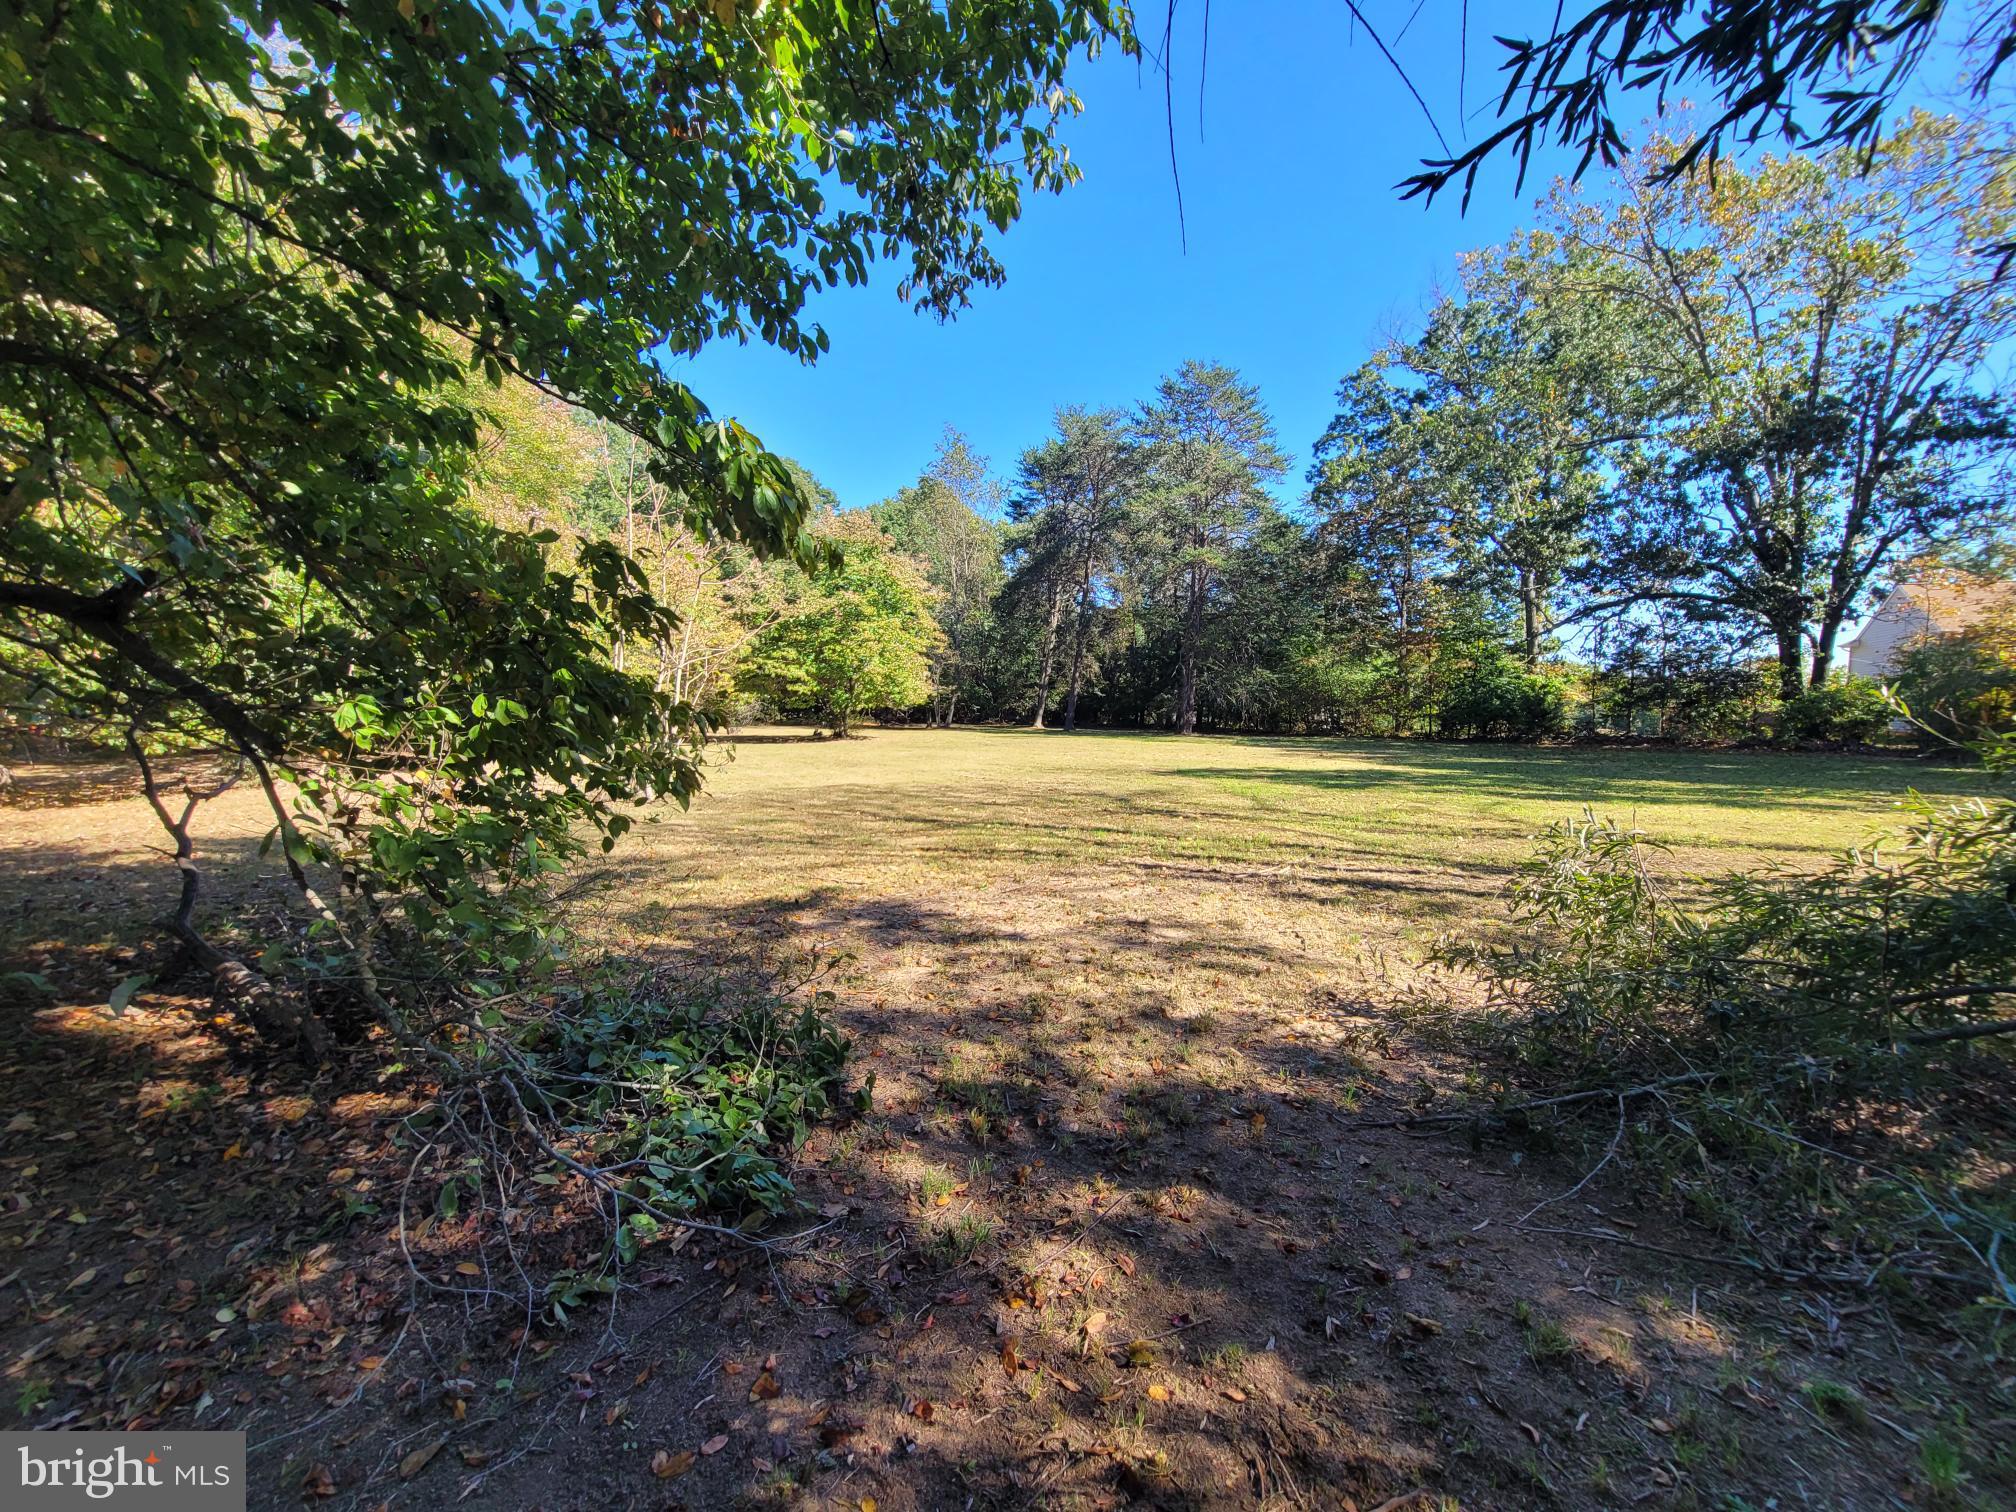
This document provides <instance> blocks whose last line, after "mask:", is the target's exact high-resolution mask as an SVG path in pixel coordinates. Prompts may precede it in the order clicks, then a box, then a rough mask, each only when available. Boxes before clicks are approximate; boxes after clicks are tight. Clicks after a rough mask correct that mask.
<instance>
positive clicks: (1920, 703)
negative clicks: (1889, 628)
mask: <svg viewBox="0 0 2016 1512" xmlns="http://www.w3.org/2000/svg"><path fill="white" fill-rule="evenodd" d="M1893 681H1894V683H1895V686H1896V689H1897V693H1898V696H1899V697H1901V698H1902V699H1903V700H1904V701H1905V703H1907V704H1909V705H1910V707H1911V712H1912V715H1913V717H1914V718H1916V719H1919V720H1922V721H1923V722H1924V723H1925V724H1927V725H1929V726H1930V727H1931V728H1932V730H1933V731H1934V732H1935V733H1937V734H1939V735H1942V736H1945V737H1947V738H1950V739H1958V740H1970V739H1976V738H1978V737H1980V736H1982V735H1989V734H1994V733H1996V732H1999V731H2003V730H2009V729H2012V728H2016V638H2012V637H2011V635H2010V634H2009V632H2008V630H2007V629H2006V628H2005V627H2003V626H2001V625H2000V624H1997V625H1995V626H1983V627H1976V628H1975V629H1973V630H1967V631H1962V632H1960V633H1959V634H1956V635H1937V636H1929V637H1927V638H1925V639H1923V640H1921V641H1919V642H1917V643H1916V644H1915V645H1913V646H1911V647H1909V648H1908V649H1907V650H1906V651H1905V652H1904V654H1903V656H1901V657H1900V658H1899V659H1898V663H1897V675H1896V677H1895V679H1894V680H1893Z"/></svg>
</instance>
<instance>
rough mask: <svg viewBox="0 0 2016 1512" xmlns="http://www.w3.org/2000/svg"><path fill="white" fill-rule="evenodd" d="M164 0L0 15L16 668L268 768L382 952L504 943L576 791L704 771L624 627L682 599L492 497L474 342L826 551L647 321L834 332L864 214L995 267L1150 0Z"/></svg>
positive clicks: (605, 830) (717, 491)
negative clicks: (1082, 106)
mask: <svg viewBox="0 0 2016 1512" xmlns="http://www.w3.org/2000/svg"><path fill="white" fill-rule="evenodd" d="M161 19H162V18H161V16H160V14H159V12H158V7H155V6H152V5H147V4H141V3H138V0H111V3H107V4H103V5H94V6H88V7H78V6H72V5H70V4H67V3H65V0H31V3H28V4H24V5H22V6H19V7H15V8H14V9H13V10H12V11H11V12H10V13H9V15H8V17H7V18H6V20H5V21H4V22H0V101H4V104H0V152H4V161H5V174H4V183H5V187H4V190H0V244H4V246H5V247H6V249H7V251H6V253H5V256H4V259H0V283H4V292H5V295H6V298H5V300H4V312H0V557H4V561H5V564H6V565H5V568H4V569H0V633H4V642H0V673H4V675H5V676H7V677H8V678H9V679H10V680H13V681H15V682H18V684H19V685H21V686H22V687H24V688H26V689H27V690H28V700H29V702H30V704H31V705H34V704H40V705H41V706H45V707H49V708H60V709H62V710H64V711H65V713H66V714H67V715H69V716H71V717H73V718H79V719H82V720H84V721H86V722H87V723H89V724H91V725H93V726H95V727H96V729H97V730H98V731H99V733H100V734H101V735H102V736H104V737H109V738H111V739H114V740H122V741H123V740H126V739H128V738H131V739H133V740H135V741H138V742H140V743H142V744H144V745H151V746H153V747H155V748H195V749H207V750H218V751H222V752H225V753H228V754H230V755H232V756H236V757H241V758H243V759H244V760H245V761H247V762H249V763H250V764H252V765H253V766H254V767H255V768H256V769H257V772H258V777H259V780H260V781H261V783H262V784H263V785H264V786H265V787H266V789H267V791H268V792H269V793H271V795H272V796H273V799H274V823H275V826H276V840H277V841H278V842H279V843H280V845H281V848H282V850H283V852H284V854H285V856H286V858H287V860H288V862H289V864H290V865H291V866H292V867H293V868H295V869H296V871H297V874H299V875H300V876H301V878H302V880H303V884H304V887H305V886H306V880H307V879H306V872H305V871H303V870H302V869H303V868H312V867H313V866H314V865H316V864H317V863H320V862H324V861H328V862H335V863H337V864H338V865H339V868H340V872H339V875H340V876H341V878H342V879H343V881H344V883H345V887H344V902H345V904H346V908H347V909H348V910H349V912H348V913H347V915H346V916H341V917H339V915H338V912H337V910H336V909H334V908H331V907H327V906H322V905H321V904H320V900H319V898H318V899H317V904H318V907H320V911H321V913H322V914H323V916H324V922H325V926H326V927H327V928H329V929H331V930H334V931H336V932H338V933H339V934H341V935H342V936H343V937H344V938H345V939H346V940H347V941H348V942H349V944H350V946H351V947H352V948H358V947H360V946H361V944H362V942H363V941H364V940H365V938H366V936H367V935H368V934H369V932H370V931H372V930H376V929H380V928H383V927H385V926H386V925H387V924H388V923H397V924H399V925H400V926H401V927H405V926H411V927H412V928H413V929H415V930H417V931H418V933H419V934H420V935H421V936H423V937H425V936H429V935H433V934H437V933H440V934H442V935H443V937H444V938H445V937H446V934H447V933H448V932H452V934H453V936H454V938H455V939H456V940H457V941H458V942H461V943H463V944H469V943H475V944H477V945H479V946H480V947H481V948H482V949H483V950H484V951H486V952H488V953H489V958H490V960H491V963H492V964H494V965H497V966H500V967H503V968H506V969H508V968H511V967H513V966H515V965H517V964H519V963H522V962H523V961H525V960H528V959H531V958H532V957H534V956H535V955H537V954H538V953H539V952H540V951H541V950H542V949H543V948H545V945H546V944H548V943H550V941H549V940H548V939H547V937H546V936H545V934H544V930H543V924H542V922H541V914H540V910H539V908H538V906H537V894H538V891H539V887H540V885H541V882H542V879H544V878H546V877H548V876H550V875H551V873H552V869H553V867H554V866H555V864H556V863H557V860H558V859H559V858H562V857H564V856H565V854H566V853H567V852H568V850H569V849H570V848H571V847H572V845H573V844H574V843H575V835H576V833H577V831H578V826H579V822H580V821H584V820H585V821H587V822H588V823H589V824H590V825H591V826H592V827H593V828H594V829H597V830H599V831H600V832H601V835H602V837H603V838H604V840H605V841H606V840H613V839H614V838H615V837H616V836H617V835H619V834H620V833H621V832H622V830H623V829H624V828H625V827H626V825H627V823H628V820H627V819H626V818H625V817H624V816H623V815H622V814H621V813H620V812H618V811H617V808H616V805H617V804H618V803H620V802H621V801H622V800H625V799H629V798H634V797H638V796H642V795H646V794H651V793H662V794H669V795H672V796H675V797H679V798H682V799H683V798H684V797H685V796H687V795H688V794H690V793H691V792H692V791H693V789H694V786H695V783H696V781H697V768H696V765H695V752H696V749H697V748H696V744H695V741H696V737H697V735H698V734H699V726H698V724H697V722H696V719H695V716H694V715H693V713H692V711H691V710H690V709H688V708H687V707H686V706H685V705H684V704H682V703H681V702H679V701H678V700H677V699H676V698H675V697H673V696H669V695H668V693H667V692H666V690H664V689H663V688H661V687H656V686H654V685H653V684H651V683H648V682H644V681H641V680H639V679H637V678H636V677H634V676H631V675H629V674H627V673H625V672H624V671H622V670H620V669H619V668H618V667H616V666H612V665H611V663H610V660H609V658H608V657H607V656H606V655H605V654H604V653H605V651H606V649H607V648H608V647H609V646H610V645H611V644H612V643H621V642H624V641H626V640H636V641H641V642H646V643H652V642H662V641H664V640H665V639H666V638H667V626H668V624H669V623H670V620H669V611H668V610H667V609H666V608H665V607H664V606H663V605H662V604H660V603H658V602H657V601H656V600H655V599H654V596H653V594H652V592H651V588H652V584H651V583H650V582H648V581H647V579H646V578H645V576H644V574H643V572H642V571H641V569H640V568H639V567H638V566H636V565H635V564H634V563H633V562H631V561H630V560H628V559H627V558H626V557H625V555H624V554H623V552H622V551H621V550H619V549H618V548H617V547H616V546H614V545H613V544H612V543H609V542H587V543H584V544H582V546H581V547H580V549H579V550H578V551H574V552H571V553H570V554H569V555H568V558H567V560H566V561H565V562H564V563H560V562H556V561H555V560H554V559H553V556H552V553H551V552H550V550H549V548H550V547H551V546H552V545H553V540H552V538H551V537H550V536H549V535H548V534H547V533H546V532H543V531H540V530H537V529H532V530H526V529H518V528H512V525H511V524H510V523H508V522H507V523H501V524H500V523H497V522H495V521H486V520H484V519H483V518H480V517H479V516H478V515H477V514H476V513H474V512H473V511H471V510H470V509H469V508H468V507H467V501H468V498H469V496H470V494H471V493H472V491H473V490H475V489H478V488H480V486H481V484H482V480H483V476H484V474H485V469H486V463H485V460H484V448H483V434H484V419H483V416H482V413H481V411H482V410H483V409H485V408H486V407H487V406H486V404H485V401H484V399H483V398H482V394H481V392H480V387H479V388H477V389H472V388H471V387H469V386H468V384H466V383H465V382H464V375H465V374H466V375H469V376H471V377H473V376H474V375H476V374H479V373H480V374H481V375H482V379H483V380H486V381H487V384H488V385H489V386H490V387H491V388H493V389H495V388H497V387H498V386H500V385H504V384H506V383H507V382H509V383H512V384H524V385H530V386H532V387H533V388H535V389H538V390H543V391H544V392H545V393H546V394H548V395H552V396H555V397H557V398H558V399H560V400H564V401H566V402H567V403H569V404H572V405H576V406H579V407H581V408H582V409H584V410H586V411H587V412H589V413H591V414H593V415H594V416H596V417H598V418H599V419H600V420H601V421H603V422H605V423H606V424H607V425H609V426H610V427H612V428H614V430H615V431H617V432H619V433H621V434H623V435H625V436H626V437H629V438H632V439H633V440H634V442H635V444H636V445H638V446H640V447H641V448H643V450H644V458H643V461H644V466H645V468H646V469H647V470H648V472H649V474H650V475H651V477H652V478H653V479H654V480H655V482H656V484H657V485H658V486H659V487H660V488H662V490H663V493H664V499H665V503H666V512H667V514H668V516H675V517H676V519H677V522H678V523H679V524H680V525H681V526H682V527H683V528H685V529H688V530H690V531H692V532H695V533H696V534H697V535H698V536H700V537H702V538H724V537H725V538H734V539H736V540H739V541H741V542H744V543H746V544H747V545H749V546H750V547H753V548H754V549H756V550H757V551H759V552H762V553H780V552H784V553H794V554H796V555H798V556H800V557H801V558H802V559H803V560H805V561H806V562H807V563H811V562H812V561H814V560H815V559H816V555H817V548H816V547H815V546H814V545H813V544H812V542H811V538H810V537H809V536H808V535H807V534H806V532H805V531H804V528H803V527H804V525H805V522H806V518H807V511H808V503H807V499H806V497H805V494H804V491H803V490H802V489H801V487H800V486H799V483H798V482H797V480H796V478H795V477H794V475H793V473H792V472H791V470H790V469H789V468H788V466H787V465H786V464H785V463H784V462H782V461H781V460H780V459H778V458H777V457H775V456H773V455H771V454H770V453H768V452H766V451H765V450H764V449H763V447H762V446H761V445H760V444H759V443H758V442H757V441H756V439H755V438H754V437H753V436H751V435H750V434H749V433H748V432H747V431H746V430H744V429H743V428H742V427H741V426H739V425H738V424H736V423H735V422H734V421H732V420H717V419H715V418H714V417H712V416H710V414H709V413H708V411H707V409H706V407H705V405H704V404H703V403H702V402H701V401H700V399H699V398H698V397H697V396H695V395H694V394H693V393H692V392H691V391H690V390H688V389H687V388H686V387H685V386H684V385H682V384H680V383H678V382H676V381H675V380H673V379H672V378H670V377H669V376H668V375H667V373H666V371H665V368H664V363H663V359H664V357H665V356H666V355H668V354H671V355H679V354H687V353H691V352H694V351H696V350H698V349H699V348H700V347H701V346H703V345H704V344H705V343H706V342H708V341H710V340H714V339H718V338H721V337H728V338H732V339H737V340H748V339H750V338H751V337H756V338H758V339H761V340H763V341H765V342H767V343H770V344H772V345H774V346H777V347H779V348H781V349H783V350H785V351H788V352H792V353H794V354H796V355H798V356H800V357H802V358H804V359H805V360H808V361H809V360H812V359H813V358H814V357H816V355H817V354H818V353H819V352H820V351H821V350H823V348H824V346H825V341H826V338H825V334H824V332H823V331H821V330H820V329H819V328H818V327H817V326H816V325H813V324H811V323H810V322H808V321H807V320H806V319H805V317H804V313H803V312H804V305H805V301H806V298H807V296H808V295H809V294H810V293H811V292H812V291H813V290H815V289H817V288H821V287H825V286H828V285H832V284H836V283H856V282H859V281H861V280H862V279H863V278H864V277H865V275H866V272H867V269H868V267H869V264H870V263H871V262H872V261H873V260H875V259H877V258H893V259H898V260H900V261H902V262H903V263H904V264H905V272H904V277H903V282H902V289H903V292H904V294H905V296H906V297H908V298H909V299H911V300H912V301H913V302H914V303H915V304H916V305H917V306H918V307H919V308H921V309H925V310H929V311H931V312H933V313H934V314H937V315H940V316H945V315H949V314H951V313H952V312H953V311H955V310H956V309H957V308H959V307H960V306H961V305H962V304H963V303H964V302H965V301H966V300H967V298H968V296H969V294H970V292H971V291H972V290H973V289H974V288H976V287H978V286H982V285H986V284H990V283H994V282H998V281H999V279H1000V277H1001V269H1000V266H999V264H998V263H997V262H996V261H995V259H994V257H993V255H992V253H991V252H990V251H989V250H988V248H987V245H986V241H985V236H986V232H987V228H989V227H1000V226H1005V225H1006V224H1007V223H1008V222H1009V221H1011V220H1012V219H1013V218H1014V217H1015V215H1016V214H1017V213H1018V211H1019V209H1020V208H1021V203H1022V200H1021V196H1022V194H1023V193H1024V191H1025V189H1027V188H1031V187H1033V188H1040V189H1055V188H1059V187H1061V186H1063V185H1065V184H1067V183H1069V182H1070V181H1071V180H1072V179H1073V177H1074V176H1075V172H1076V170H1075V169H1074V168H1073V166H1072V165H1071V163H1070V160H1069V157H1068V154H1067V152H1066V149H1065V147H1064V145H1063V143H1062V142H1061V140H1060V139H1059V137H1058V126H1059V123H1060V121H1061V120H1062V119H1063V118H1064V117H1066V116H1068V115H1069V114H1070V113H1071V111H1072V110H1073V109H1074V108H1075V101H1074V99H1073V98H1072V96H1071V95H1070V94H1069V92H1068V91H1067V90H1066V89H1065V88H1064V85H1063V82H1062V76H1063V71H1064V68H1065V65H1066V63H1067V61H1068V60H1069V59H1070V58H1071V57H1072V55H1073V54H1074V53H1077V52H1080V51H1082V50H1086V49H1090V48H1092V47H1095V46H1097V45H1098V44H1099V43H1100V42H1101V41H1102V40H1105V39H1108V38H1112V39H1115V40H1117V41H1119V42H1121V43H1122V44H1123V45H1124V44H1127V43H1128V41H1129V39H1128V36H1127V33H1126V31H1125V18H1124V14H1123V13H1121V12H1119V11H1117V10H1115V9H1114V8H1113V7H1111V6H1108V5H1106V4H1104V3H1100V0H1093V3H1088V4H1082V5H1074V6H1071V7H1068V8H1066V9H1064V10H1063V11H1061V12H1060V11H1059V10H1058V9H1056V8H1055V7H1053V6H1051V5H1048V4H1043V3H1035V0H1030V3H1025V4H1010V5H1003V6H993V7H989V8H988V10H987V12H986V13H985V15H984V16H983V15H979V14H976V13H969V12H967V11H965V10H963V9H958V8H954V9H951V10H941V9H939V8H937V7H934V6H931V5H928V4H924V3H920V0H894V3H885V4H879V5H871V6H866V7H858V8H857V7H852V6H846V5H841V4H837V3H835V4H818V3H812V4H796V5H791V6H782V5H768V6H766V5H755V6H741V5H737V4H736V3H734V0H722V3H719V4H716V5H714V6H711V7H707V8H703V9H699V10H683V9H674V8H671V7H667V6H664V5H661V4H658V3H655V0H603V3H601V4H599V5H595V6H590V7H581V8H574V7H562V6H540V5H530V6H504V7H493V6H489V5H485V4H480V3H477V0H350V3H346V4H343V5H329V4H324V3H317V0H194V3H192V4H191V5H189V6H187V7H186V8H183V15H182V16H181V17H180V18H178V20H177V21H176V23H175V24H172V25H164V24H161ZM947 79H957V80H959V81H960V82H959V84H958V85H957V87H954V88H949V89H948V88H946V87H945V85H944V83H943V81H944V80H947ZM289 778H291V779H292V784H293V789H294V791H295V793H296V794H298V798H297V799H296V800H295V801H293V802H292V803H289V802H287V801H283V792H282V787H283V785H284V784H285V782H286V780H287V779H289ZM394 904H396V905H397V906H398V909H402V910H403V915H402V916H401V917H399V918H397V919H394V918H393V917H392V916H391V915H388V913H387V911H386V910H387V908H388V906H391V905H394ZM382 1012H383V1003H382V1001H381V1013H382Z"/></svg>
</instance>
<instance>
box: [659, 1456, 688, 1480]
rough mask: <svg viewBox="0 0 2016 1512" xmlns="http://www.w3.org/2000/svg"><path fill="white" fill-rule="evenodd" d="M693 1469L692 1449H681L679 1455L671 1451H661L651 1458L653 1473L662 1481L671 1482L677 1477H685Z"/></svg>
mask: <svg viewBox="0 0 2016 1512" xmlns="http://www.w3.org/2000/svg"><path fill="white" fill-rule="evenodd" d="M692 1468H693V1451H692V1450H691V1449H681V1450H680V1451H679V1452H678V1453H677V1454H674V1453H673V1452H672V1451H671V1450H669V1449H660V1450H659V1451H658V1452H657V1453H656V1454H654V1455H652V1456H651V1473H652V1474H653V1475H655V1476H657V1477H658V1479H660V1480H671V1479H672V1478H673V1477H675V1476H680V1475H684V1474H685V1473H686V1472H687V1471H688V1470H691V1469H692Z"/></svg>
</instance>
